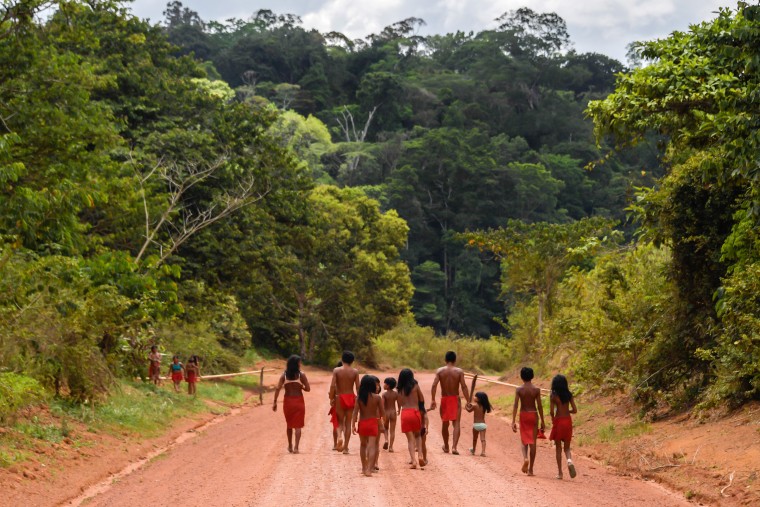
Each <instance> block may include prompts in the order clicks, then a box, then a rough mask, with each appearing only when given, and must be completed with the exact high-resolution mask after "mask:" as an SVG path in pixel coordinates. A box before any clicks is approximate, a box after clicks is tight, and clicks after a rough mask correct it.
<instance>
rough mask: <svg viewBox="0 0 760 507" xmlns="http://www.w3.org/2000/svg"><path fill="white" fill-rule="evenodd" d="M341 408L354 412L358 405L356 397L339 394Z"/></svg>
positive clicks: (349, 394)
mask: <svg viewBox="0 0 760 507" xmlns="http://www.w3.org/2000/svg"><path fill="white" fill-rule="evenodd" d="M338 398H339V399H340V406H341V408H343V410H353V409H354V405H356V395H355V394H353V393H348V394H339V395H338Z"/></svg>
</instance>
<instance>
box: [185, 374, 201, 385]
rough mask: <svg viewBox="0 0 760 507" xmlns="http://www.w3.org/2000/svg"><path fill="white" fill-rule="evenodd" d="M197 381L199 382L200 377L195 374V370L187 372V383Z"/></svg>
mask: <svg viewBox="0 0 760 507" xmlns="http://www.w3.org/2000/svg"><path fill="white" fill-rule="evenodd" d="M195 382H198V377H197V376H196V375H195V372H194V371H189V372H187V383H188V384H194V383H195Z"/></svg>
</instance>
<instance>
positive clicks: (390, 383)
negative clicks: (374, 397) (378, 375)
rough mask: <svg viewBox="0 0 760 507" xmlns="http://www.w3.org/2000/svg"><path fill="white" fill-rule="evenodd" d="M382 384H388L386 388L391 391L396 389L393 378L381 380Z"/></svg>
mask: <svg viewBox="0 0 760 507" xmlns="http://www.w3.org/2000/svg"><path fill="white" fill-rule="evenodd" d="M383 383H385V384H388V387H389V388H390V389H391V390H392V389H396V379H395V378H393V377H388V378H387V379H385V380H383Z"/></svg>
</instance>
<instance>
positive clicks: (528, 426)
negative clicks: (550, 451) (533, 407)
mask: <svg viewBox="0 0 760 507" xmlns="http://www.w3.org/2000/svg"><path fill="white" fill-rule="evenodd" d="M537 426H538V413H537V412H520V439H521V440H522V443H523V445H528V444H535V443H536V437H535V432H536V427H537Z"/></svg>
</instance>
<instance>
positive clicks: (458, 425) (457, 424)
mask: <svg viewBox="0 0 760 507" xmlns="http://www.w3.org/2000/svg"><path fill="white" fill-rule="evenodd" d="M461 434H462V400H460V399H459V398H457V418H456V419H455V420H454V442H453V443H452V446H451V454H459V451H458V450H457V445H459V437H460V436H461Z"/></svg>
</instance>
